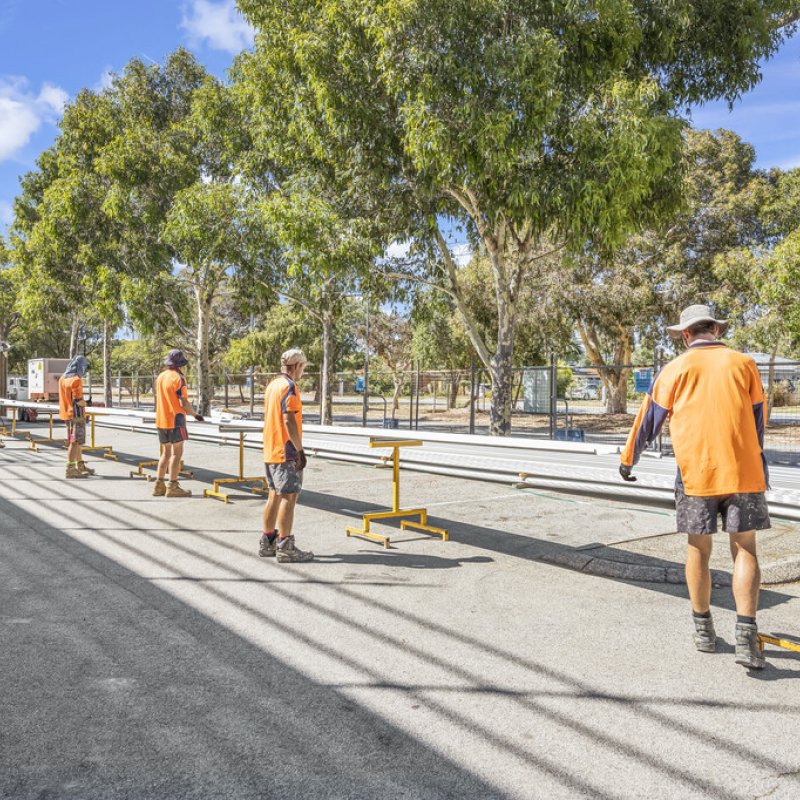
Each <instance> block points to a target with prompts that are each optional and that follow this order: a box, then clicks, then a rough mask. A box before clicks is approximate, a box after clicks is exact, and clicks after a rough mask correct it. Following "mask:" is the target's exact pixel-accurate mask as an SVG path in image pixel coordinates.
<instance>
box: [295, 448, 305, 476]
mask: <svg viewBox="0 0 800 800" xmlns="http://www.w3.org/2000/svg"><path fill="white" fill-rule="evenodd" d="M306 464H308V459H307V458H306V451H305V450H298V451H297V469H298V470H300V471H301V472H302V471H303V470H304V469H305V468H306Z"/></svg>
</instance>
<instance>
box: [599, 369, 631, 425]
mask: <svg viewBox="0 0 800 800" xmlns="http://www.w3.org/2000/svg"><path fill="white" fill-rule="evenodd" d="M630 372H631V371H630V369H627V368H626V369H610V370H603V371H601V373H600V377H601V378H602V380H603V383H604V384H605V387H606V391H607V397H606V414H627V413H628V376H629V375H630Z"/></svg>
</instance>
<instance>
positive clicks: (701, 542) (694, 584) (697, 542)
mask: <svg viewBox="0 0 800 800" xmlns="http://www.w3.org/2000/svg"><path fill="white" fill-rule="evenodd" d="M688 536H689V547H688V551H687V554H686V586H687V587H688V589H689V599H690V600H691V602H692V611H694V612H696V613H698V614H704V613H705V612H706V611H708V610H709V608H710V607H711V570H710V569H709V566H708V564H709V561H710V560H711V548H712V545H713V538H712V536H711V534H707V533H706V534H693V533H690V534H688Z"/></svg>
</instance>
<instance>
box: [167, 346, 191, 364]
mask: <svg viewBox="0 0 800 800" xmlns="http://www.w3.org/2000/svg"><path fill="white" fill-rule="evenodd" d="M188 363H189V361H188V360H187V358H186V356H185V355H184V354H183V350H170V351H169V353H167V357H166V358H165V359H164V366H165V367H178V368H180V367H185V366H186V365H187V364H188Z"/></svg>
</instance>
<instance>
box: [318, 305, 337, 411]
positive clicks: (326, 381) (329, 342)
mask: <svg viewBox="0 0 800 800" xmlns="http://www.w3.org/2000/svg"><path fill="white" fill-rule="evenodd" d="M333 336H334V332H333V311H332V310H331V309H330V308H325V309H324V310H323V312H322V369H321V371H320V376H319V381H320V400H319V403H320V424H322V425H332V424H333V398H332V397H331V387H332V386H333Z"/></svg>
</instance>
